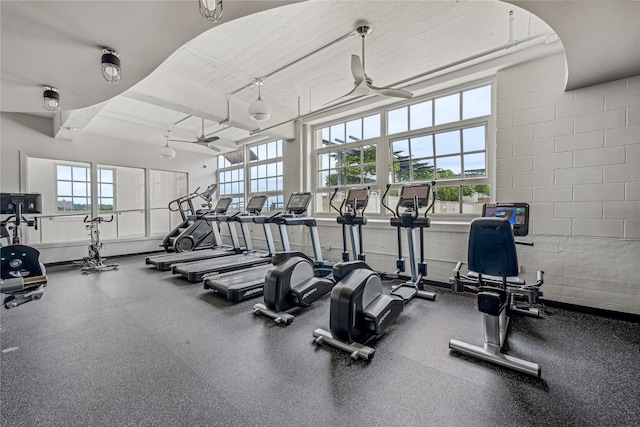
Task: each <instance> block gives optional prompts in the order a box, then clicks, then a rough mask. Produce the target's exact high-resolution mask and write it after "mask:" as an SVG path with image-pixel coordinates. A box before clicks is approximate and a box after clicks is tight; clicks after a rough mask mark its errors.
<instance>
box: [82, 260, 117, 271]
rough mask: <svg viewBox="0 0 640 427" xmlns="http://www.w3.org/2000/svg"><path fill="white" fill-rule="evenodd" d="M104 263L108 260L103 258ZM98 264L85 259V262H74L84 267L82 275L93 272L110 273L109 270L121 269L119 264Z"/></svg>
mask: <svg viewBox="0 0 640 427" xmlns="http://www.w3.org/2000/svg"><path fill="white" fill-rule="evenodd" d="M102 261H106V258H102ZM102 261H101V262H99V263H96V262H95V261H93V260H90V259H88V258H85V259H84V260H83V261H76V262H74V264H75V265H81V266H82V274H89V273H93V272H100V271H108V270H117V269H118V268H119V265H118V264H115V263H114V264H104V263H103V262H102Z"/></svg>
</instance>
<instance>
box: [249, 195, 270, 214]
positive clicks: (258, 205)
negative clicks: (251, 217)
mask: <svg viewBox="0 0 640 427" xmlns="http://www.w3.org/2000/svg"><path fill="white" fill-rule="evenodd" d="M266 202H267V196H253V197H251V199H249V203H248V204H247V208H246V211H247V212H248V213H249V214H255V215H259V214H260V212H262V208H264V204H265V203H266Z"/></svg>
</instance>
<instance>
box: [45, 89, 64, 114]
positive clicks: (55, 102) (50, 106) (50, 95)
mask: <svg viewBox="0 0 640 427" xmlns="http://www.w3.org/2000/svg"><path fill="white" fill-rule="evenodd" d="M42 98H43V100H44V109H45V110H47V111H50V112H52V113H57V112H58V111H60V91H59V90H58V89H56V88H55V87H50V86H45V87H44V92H43V94H42Z"/></svg>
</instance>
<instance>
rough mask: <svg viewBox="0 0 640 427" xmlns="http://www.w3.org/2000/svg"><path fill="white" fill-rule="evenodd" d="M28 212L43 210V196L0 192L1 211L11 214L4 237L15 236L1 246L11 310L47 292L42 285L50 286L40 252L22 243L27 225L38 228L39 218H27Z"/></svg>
mask: <svg viewBox="0 0 640 427" xmlns="http://www.w3.org/2000/svg"><path fill="white" fill-rule="evenodd" d="M25 211H26V212H28V213H42V196H41V195H40V194H35V193H32V194H24V193H16V194H9V193H2V194H1V195H0V214H2V215H11V216H9V217H8V218H6V219H5V220H3V221H2V222H1V224H0V227H1V229H2V237H3V238H7V239H8V238H9V237H11V243H12V245H8V246H3V247H2V248H0V274H1V278H0V293H3V294H6V295H7V296H6V297H5V299H4V302H3V304H4V306H5V308H7V309H10V308H15V307H17V306H19V305H22V304H26V303H28V302H29V301H35V300H39V299H40V298H42V296H43V295H44V290H43V289H42V288H43V287H45V286H47V276H46V269H45V267H44V265H43V264H42V263H41V262H40V260H39V257H40V252H39V251H38V250H37V249H35V248H32V247H30V246H26V245H22V244H20V242H21V240H22V236H21V232H22V230H21V228H22V225H23V224H25V225H27V226H28V227H34V228H35V229H36V230H37V229H38V220H37V218H34V219H33V220H31V219H28V218H26V217H24V216H23V212H25ZM9 231H11V233H9Z"/></svg>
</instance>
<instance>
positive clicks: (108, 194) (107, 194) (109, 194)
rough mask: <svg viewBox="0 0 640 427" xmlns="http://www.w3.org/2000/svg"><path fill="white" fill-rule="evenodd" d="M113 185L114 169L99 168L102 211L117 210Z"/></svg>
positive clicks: (99, 198)
mask: <svg viewBox="0 0 640 427" xmlns="http://www.w3.org/2000/svg"><path fill="white" fill-rule="evenodd" d="M113 187H114V170H113V169H98V210H99V211H100V212H105V211H113V210H115V203H114V200H115V199H114V192H113Z"/></svg>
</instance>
